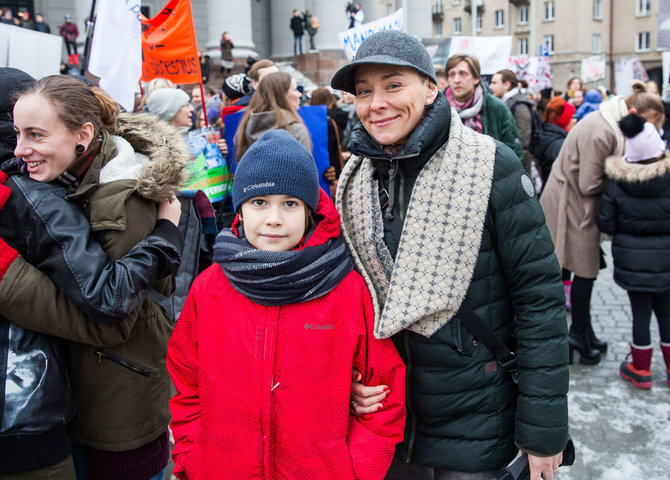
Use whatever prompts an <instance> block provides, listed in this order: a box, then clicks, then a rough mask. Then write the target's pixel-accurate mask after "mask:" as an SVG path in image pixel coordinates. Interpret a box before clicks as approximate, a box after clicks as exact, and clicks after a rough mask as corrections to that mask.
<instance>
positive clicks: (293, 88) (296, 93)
mask: <svg viewBox="0 0 670 480" xmlns="http://www.w3.org/2000/svg"><path fill="white" fill-rule="evenodd" d="M286 98H287V99H288V103H289V105H291V106H292V107H293V108H294V109H295V110H298V108H300V99H301V98H302V94H301V93H300V90H298V85H297V84H296V83H295V80H291V85H290V86H289V87H288V91H287V92H286Z"/></svg>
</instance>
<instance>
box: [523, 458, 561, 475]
mask: <svg viewBox="0 0 670 480" xmlns="http://www.w3.org/2000/svg"><path fill="white" fill-rule="evenodd" d="M562 461H563V452H561V453H559V454H557V455H554V456H553V457H536V456H535V455H531V454H530V453H529V454H528V466H529V468H530V480H540V479H544V480H552V479H553V478H554V475H556V473H557V472H558V466H559V465H560V464H561V462H562Z"/></svg>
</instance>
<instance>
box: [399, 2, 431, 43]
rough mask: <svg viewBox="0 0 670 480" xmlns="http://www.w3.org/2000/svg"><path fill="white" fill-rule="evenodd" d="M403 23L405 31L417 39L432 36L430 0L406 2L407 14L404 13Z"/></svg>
mask: <svg viewBox="0 0 670 480" xmlns="http://www.w3.org/2000/svg"><path fill="white" fill-rule="evenodd" d="M404 16H405V18H404V21H405V23H406V24H407V29H406V30H405V31H407V32H409V33H411V34H412V35H416V36H417V37H432V36H433V10H432V2H431V0H412V1H411V2H407V12H404Z"/></svg>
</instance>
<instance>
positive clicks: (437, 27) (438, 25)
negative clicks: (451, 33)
mask: <svg viewBox="0 0 670 480" xmlns="http://www.w3.org/2000/svg"><path fill="white" fill-rule="evenodd" d="M435 36H436V37H441V36H442V22H435Z"/></svg>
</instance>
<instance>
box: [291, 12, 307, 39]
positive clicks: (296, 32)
mask: <svg viewBox="0 0 670 480" xmlns="http://www.w3.org/2000/svg"><path fill="white" fill-rule="evenodd" d="M291 30H293V36H294V37H302V36H303V35H304V34H305V30H304V29H303V18H302V17H300V16H297V17H296V16H293V17H291Z"/></svg>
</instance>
